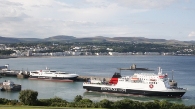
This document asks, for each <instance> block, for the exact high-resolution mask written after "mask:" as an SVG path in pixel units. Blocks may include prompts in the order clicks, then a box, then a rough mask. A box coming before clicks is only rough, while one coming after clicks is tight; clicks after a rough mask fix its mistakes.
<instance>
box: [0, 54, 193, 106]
mask: <svg viewBox="0 0 195 109" xmlns="http://www.w3.org/2000/svg"><path fill="white" fill-rule="evenodd" d="M5 64H9V66H10V69H12V70H28V71H30V70H39V69H45V68H46V67H48V68H50V69H55V70H59V71H66V72H70V73H77V74H79V75H81V76H99V77H111V76H112V75H113V73H114V72H119V70H118V69H117V68H129V67H130V66H131V65H132V64H136V65H137V67H142V68H149V69H151V70H154V71H147V72H153V73H157V68H158V67H161V68H162V69H163V73H167V74H168V75H169V77H172V73H173V74H174V76H173V77H174V79H175V80H176V81H177V82H178V86H179V87H182V88H187V89H188V91H187V93H186V94H185V95H184V96H183V97H182V98H181V99H178V98H158V97H144V96H124V95H115V94H107V93H96V92H86V91H85V90H84V89H83V88H82V82H51V81H42V80H29V79H18V78H15V77H3V78H0V82H3V81H5V80H11V81H13V82H15V83H17V84H21V85H22V90H24V89H32V90H35V91H38V98H39V99H44V98H52V97H55V96H57V97H60V98H63V99H65V100H67V101H72V100H73V99H74V97H75V96H76V95H82V96H83V97H84V98H89V99H91V100H93V101H99V100H102V99H109V100H120V99H124V98H129V99H132V100H137V101H152V100H155V99H158V100H162V99H164V100H168V101H170V102H177V103H182V104H185V105H195V81H194V78H195V67H194V65H195V57H194V56H146V55H141V56H135V55H132V56H77V57H74V56H70V57H42V58H10V59H0V65H1V66H2V65H5ZM135 72H146V71H122V75H132V74H133V73H135ZM18 96H19V92H0V97H1V98H7V99H18Z"/></svg>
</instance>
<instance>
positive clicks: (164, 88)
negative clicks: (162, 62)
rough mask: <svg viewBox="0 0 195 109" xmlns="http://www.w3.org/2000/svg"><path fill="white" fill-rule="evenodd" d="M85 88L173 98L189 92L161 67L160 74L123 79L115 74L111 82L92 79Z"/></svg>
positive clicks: (141, 74)
mask: <svg viewBox="0 0 195 109" xmlns="http://www.w3.org/2000/svg"><path fill="white" fill-rule="evenodd" d="M83 88H84V89H86V90H87V91H97V92H108V93H119V94H127V95H143V96H158V97H172V98H181V97H182V96H183V95H184V94H185V93H186V91H187V89H184V88H180V87H178V86H177V82H176V81H174V80H173V78H172V79H169V78H168V75H167V74H163V73H162V69H161V68H160V67H159V71H158V74H155V73H134V74H133V75H132V76H124V77H122V76H121V73H114V75H113V76H112V78H111V79H110V81H109V82H106V81H105V80H97V79H90V82H84V83H83Z"/></svg>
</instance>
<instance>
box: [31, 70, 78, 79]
mask: <svg viewBox="0 0 195 109" xmlns="http://www.w3.org/2000/svg"><path fill="white" fill-rule="evenodd" d="M78 76H79V75H77V74H73V73H67V72H61V71H56V70H50V69H48V68H47V67H46V69H45V70H36V71H30V77H29V79H41V80H51V81H64V82H71V81H74V80H75V79H77V77H78Z"/></svg>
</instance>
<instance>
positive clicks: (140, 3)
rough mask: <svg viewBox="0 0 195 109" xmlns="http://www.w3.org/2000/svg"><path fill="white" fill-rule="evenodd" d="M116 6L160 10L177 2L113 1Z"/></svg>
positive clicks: (166, 0)
mask: <svg viewBox="0 0 195 109" xmlns="http://www.w3.org/2000/svg"><path fill="white" fill-rule="evenodd" d="M115 1H116V2H117V3H118V4H120V5H123V6H127V7H129V8H135V9H154V8H155V9H160V8H164V7H167V6H169V5H171V4H172V3H174V2H175V1H177V0H115Z"/></svg>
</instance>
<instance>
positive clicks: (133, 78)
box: [131, 77, 139, 81]
mask: <svg viewBox="0 0 195 109" xmlns="http://www.w3.org/2000/svg"><path fill="white" fill-rule="evenodd" d="M131 80H132V81H136V80H139V78H136V77H132V78H131Z"/></svg>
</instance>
